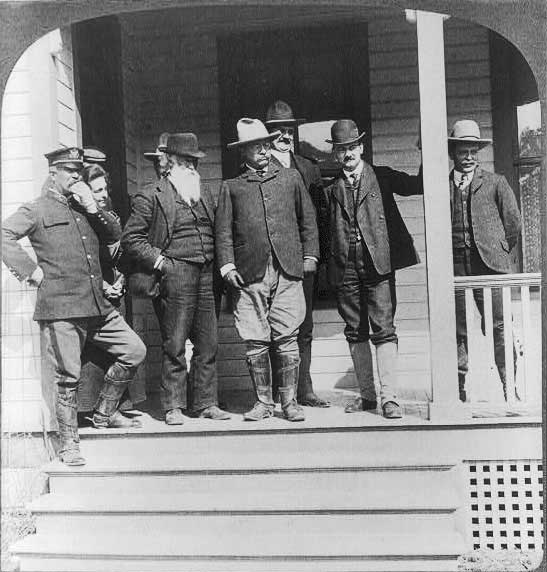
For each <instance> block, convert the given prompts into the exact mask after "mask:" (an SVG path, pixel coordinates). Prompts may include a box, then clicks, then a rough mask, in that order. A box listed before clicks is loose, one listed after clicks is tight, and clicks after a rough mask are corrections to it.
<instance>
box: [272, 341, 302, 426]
mask: <svg viewBox="0 0 547 572" xmlns="http://www.w3.org/2000/svg"><path fill="white" fill-rule="evenodd" d="M277 358H278V360H276V361H278V364H276V366H277V367H279V376H280V381H281V386H280V387H279V397H280V399H281V409H282V410H283V415H285V417H286V419H288V420H289V421H304V419H305V418H306V416H305V415H304V410H303V409H302V407H300V405H298V403H297V402H296V391H297V386H298V373H299V371H298V370H299V365H300V357H299V356H298V354H293V353H290V352H284V353H279V354H277Z"/></svg>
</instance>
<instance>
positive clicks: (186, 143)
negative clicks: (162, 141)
mask: <svg viewBox="0 0 547 572" xmlns="http://www.w3.org/2000/svg"><path fill="white" fill-rule="evenodd" d="M165 152H166V153H168V154H169V155H178V156H179V157H192V158H194V159H201V158H202V157H205V153H204V152H203V151H201V150H200V149H199V147H198V138H197V137H196V135H195V134H194V133H171V134H170V135H169V137H168V138H167V145H166V146H165Z"/></svg>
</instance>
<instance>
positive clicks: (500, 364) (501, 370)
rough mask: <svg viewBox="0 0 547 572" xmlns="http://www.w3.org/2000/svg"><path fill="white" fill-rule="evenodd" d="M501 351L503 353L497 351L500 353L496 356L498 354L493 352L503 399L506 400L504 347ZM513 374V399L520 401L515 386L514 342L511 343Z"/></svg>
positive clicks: (515, 361) (515, 356) (515, 357)
mask: <svg viewBox="0 0 547 572" xmlns="http://www.w3.org/2000/svg"><path fill="white" fill-rule="evenodd" d="M503 352H504V353H503V354H501V351H500V352H499V353H500V354H501V355H500V356H498V354H497V353H496V352H495V361H496V366H497V368H498V374H499V376H500V381H501V387H502V389H503V397H504V398H505V401H507V374H506V369H505V348H503ZM513 376H514V377H513V379H514V380H515V399H516V401H520V395H519V392H518V390H517V386H516V379H517V350H516V348H515V345H514V344H513Z"/></svg>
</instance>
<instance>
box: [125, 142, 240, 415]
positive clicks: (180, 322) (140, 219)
mask: <svg viewBox="0 0 547 572" xmlns="http://www.w3.org/2000/svg"><path fill="white" fill-rule="evenodd" d="M165 153H166V155H167V158H168V161H169V168H170V170H169V174H168V175H167V177H164V178H162V179H160V180H159V181H157V182H156V183H155V184H154V185H153V186H152V187H150V188H148V189H146V190H144V191H142V192H140V193H138V194H137V195H136V196H135V197H134V199H133V203H132V210H131V215H130V217H129V220H128V221H127V224H126V227H125V230H124V233H123V235H122V248H123V249H124V252H125V255H126V256H127V257H128V259H129V261H131V262H132V263H133V264H135V265H137V267H138V268H139V270H141V271H143V272H148V273H149V274H151V275H153V276H154V277H155V279H156V288H155V294H156V295H155V297H154V299H153V304H154V310H155V312H156V315H157V317H158V320H159V324H160V332H161V336H162V342H163V343H162V354H163V355H162V380H161V388H160V396H161V404H162V407H163V409H164V411H165V422H166V423H167V424H168V425H182V424H183V423H184V422H185V420H186V418H185V416H184V414H183V413H182V410H185V409H187V398H186V396H187V384H188V383H191V384H193V387H192V388H191V392H190V393H191V394H192V396H193V404H192V405H193V413H195V414H197V415H198V416H199V417H204V418H208V419H229V418H230V416H229V415H228V414H227V413H226V412H225V411H222V410H221V409H220V408H219V407H218V397H217V385H218V382H217V370H216V354H217V319H216V313H215V302H214V295H213V264H214V263H213V258H214V231H213V228H214V217H215V209H216V206H215V202H214V199H213V196H212V194H211V192H210V191H209V189H208V188H207V187H206V186H205V185H202V184H201V181H200V176H199V174H198V172H197V170H196V168H197V164H198V160H199V159H200V158H202V157H204V156H205V153H203V151H201V150H200V149H199V147H198V140H197V137H196V136H195V135H194V134H193V133H174V134H170V135H169V137H168V139H167V145H166V148H165ZM187 339H190V340H191V341H192V343H193V344H194V362H195V367H196V371H195V375H193V376H191V377H190V378H189V377H188V370H187V366H186V358H185V346H186V340H187Z"/></svg>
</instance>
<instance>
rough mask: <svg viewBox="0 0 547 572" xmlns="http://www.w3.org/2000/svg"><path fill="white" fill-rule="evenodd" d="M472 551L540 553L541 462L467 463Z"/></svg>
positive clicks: (541, 521) (541, 532)
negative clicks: (524, 551)
mask: <svg viewBox="0 0 547 572" xmlns="http://www.w3.org/2000/svg"><path fill="white" fill-rule="evenodd" d="M465 467H466V479H467V490H468V491H469V497H468V503H469V514H470V518H471V530H472V536H473V539H472V540H473V548H474V549H479V548H491V549H494V550H498V549H509V550H514V549H516V550H526V551H529V550H530V551H532V550H534V551H536V550H543V548H544V538H543V467H542V464H541V461H540V460H518V461H515V460H513V461H467V462H466V463H465Z"/></svg>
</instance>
